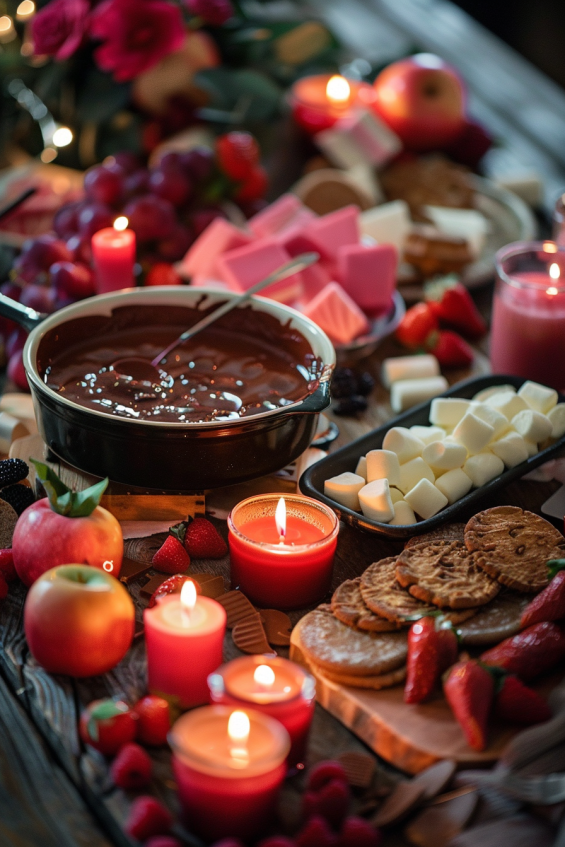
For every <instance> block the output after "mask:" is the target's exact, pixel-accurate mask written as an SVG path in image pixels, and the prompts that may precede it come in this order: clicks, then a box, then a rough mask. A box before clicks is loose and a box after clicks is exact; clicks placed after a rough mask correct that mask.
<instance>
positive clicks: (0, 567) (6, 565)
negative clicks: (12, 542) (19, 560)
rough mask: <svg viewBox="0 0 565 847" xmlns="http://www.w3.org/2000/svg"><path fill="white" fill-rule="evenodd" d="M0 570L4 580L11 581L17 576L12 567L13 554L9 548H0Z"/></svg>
mask: <svg viewBox="0 0 565 847" xmlns="http://www.w3.org/2000/svg"><path fill="white" fill-rule="evenodd" d="M0 571H1V572H2V575H3V577H4V579H5V580H6V582H12V580H13V579H15V578H16V577H17V573H16V568H15V567H14V554H13V553H12V551H11V549H8V550H0Z"/></svg>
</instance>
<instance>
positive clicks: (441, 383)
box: [390, 376, 449, 412]
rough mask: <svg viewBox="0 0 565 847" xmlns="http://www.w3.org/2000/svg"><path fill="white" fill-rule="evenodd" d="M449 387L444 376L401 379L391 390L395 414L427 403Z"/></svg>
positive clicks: (391, 401)
mask: <svg viewBox="0 0 565 847" xmlns="http://www.w3.org/2000/svg"><path fill="white" fill-rule="evenodd" d="M448 387H449V383H448V382H447V380H446V378H445V377H444V376H430V377H427V378H425V379H399V380H398V381H397V382H393V384H392V387H391V389H390V405H391V407H392V411H393V412H404V411H406V409H411V408H412V406H417V405H418V403H425V402H426V400H431V399H432V397H437V396H438V394H443V392H444V391H446V390H447V388H448Z"/></svg>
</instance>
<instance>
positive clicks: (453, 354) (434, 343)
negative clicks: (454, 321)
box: [426, 329, 475, 368]
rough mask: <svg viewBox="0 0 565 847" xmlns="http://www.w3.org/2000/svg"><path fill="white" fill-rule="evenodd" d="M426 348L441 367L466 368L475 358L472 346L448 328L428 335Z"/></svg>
mask: <svg viewBox="0 0 565 847" xmlns="http://www.w3.org/2000/svg"><path fill="white" fill-rule="evenodd" d="M426 349H427V352H428V353H432V354H433V355H434V356H435V357H436V359H437V360H438V362H439V363H440V365H441V366H442V367H443V368H466V367H467V366H468V365H470V364H471V362H472V361H473V359H474V358H475V354H474V353H473V348H472V347H470V346H469V345H468V344H467V342H466V341H465V340H464V339H463V338H461V336H460V335H457V333H456V332H452V331H451V330H450V329H440V330H438V332H435V333H433V334H432V335H430V336H429V338H428V341H427V343H426Z"/></svg>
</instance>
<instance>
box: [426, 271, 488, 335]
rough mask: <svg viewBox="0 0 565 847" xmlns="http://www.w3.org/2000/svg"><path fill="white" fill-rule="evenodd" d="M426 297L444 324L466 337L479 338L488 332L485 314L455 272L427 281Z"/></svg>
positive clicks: (433, 311) (434, 312)
mask: <svg viewBox="0 0 565 847" xmlns="http://www.w3.org/2000/svg"><path fill="white" fill-rule="evenodd" d="M424 297H425V298H426V303H428V305H429V307H430V308H431V310H432V313H433V314H434V315H435V316H436V318H437V319H438V321H439V322H440V323H441V324H442V325H443V324H446V325H447V326H449V327H452V328H453V329H456V330H457V331H458V332H460V333H461V335H463V336H465V338H470V339H477V338H482V337H483V335H485V334H486V331H487V325H486V323H485V321H484V319H483V316H482V315H481V313H480V312H479V310H478V309H477V307H476V305H475V302H474V300H473V298H472V297H471V295H470V294H469V291H468V290H467V289H466V288H465V286H464V285H463V283H461V282H459V280H458V278H457V277H456V276H455V275H454V274H449V275H448V276H445V277H441V278H440V279H437V280H432V281H431V282H428V283H426V285H425V286H424Z"/></svg>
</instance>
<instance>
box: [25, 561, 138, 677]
mask: <svg viewBox="0 0 565 847" xmlns="http://www.w3.org/2000/svg"><path fill="white" fill-rule="evenodd" d="M134 625H135V608H134V605H133V601H132V599H131V597H130V596H129V594H128V593H127V591H126V589H125V588H124V586H123V585H122V584H121V583H119V582H118V580H117V579H115V578H114V577H113V576H110V574H108V573H106V572H105V571H101V570H99V569H98V568H91V567H88V565H60V566H59V567H56V568H51V569H50V570H48V571H47V572H46V573H44V574H43V575H42V576H40V577H39V579H37V580H36V581H35V582H34V584H33V585H32V587H31V589H30V591H29V593H28V595H27V598H26V602H25V606H24V629H25V634H26V638H27V643H28V645H29V649H30V650H31V653H32V655H33V657H34V658H35V660H36V661H37V662H39V664H40V665H41V666H42V667H43V668H45V670H46V671H49V673H63V674H68V675H69V676H74V677H84V676H96V675H98V674H103V673H106V672H107V671H109V670H110V669H111V668H113V667H114V666H115V665H117V664H118V662H119V661H120V660H121V659H123V657H124V656H125V654H126V653H127V651H128V650H129V647H130V645H131V642H132V638H133V632H134Z"/></svg>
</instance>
